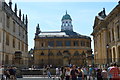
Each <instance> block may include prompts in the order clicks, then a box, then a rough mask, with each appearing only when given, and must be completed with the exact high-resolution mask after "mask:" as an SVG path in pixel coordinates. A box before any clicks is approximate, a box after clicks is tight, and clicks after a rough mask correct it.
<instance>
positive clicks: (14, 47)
mask: <svg viewBox="0 0 120 80" xmlns="http://www.w3.org/2000/svg"><path fill="white" fill-rule="evenodd" d="M13 48H15V38H13Z"/></svg>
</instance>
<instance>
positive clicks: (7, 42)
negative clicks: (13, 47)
mask: <svg viewBox="0 0 120 80" xmlns="http://www.w3.org/2000/svg"><path fill="white" fill-rule="evenodd" d="M6 45H9V34H8V33H6Z"/></svg>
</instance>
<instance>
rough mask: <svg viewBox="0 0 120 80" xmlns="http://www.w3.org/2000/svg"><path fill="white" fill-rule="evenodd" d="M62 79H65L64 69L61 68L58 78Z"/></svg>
mask: <svg viewBox="0 0 120 80" xmlns="http://www.w3.org/2000/svg"><path fill="white" fill-rule="evenodd" d="M64 77H65V69H64V67H61V69H60V78H61V80H64Z"/></svg>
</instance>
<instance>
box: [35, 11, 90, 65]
mask: <svg viewBox="0 0 120 80" xmlns="http://www.w3.org/2000/svg"><path fill="white" fill-rule="evenodd" d="M66 15H67V16H66ZM66 15H65V16H64V17H63V18H62V26H61V28H63V26H64V29H61V31H51V32H42V31H40V28H39V25H38V26H37V27H36V34H35V39H34V42H35V46H34V53H33V54H34V64H35V65H38V66H41V67H42V66H43V65H52V66H54V67H55V66H67V65H69V64H76V65H78V66H80V65H87V64H88V65H89V64H92V49H91V38H90V37H88V36H83V35H80V34H78V33H76V32H74V31H73V30H72V28H71V29H70V27H73V26H70V25H68V24H72V22H70V23H69V22H68V21H70V20H71V17H70V15H68V14H67V13H66ZM65 21H67V22H65ZM67 23H68V24H67ZM64 24H65V25H66V27H65V25H64Z"/></svg>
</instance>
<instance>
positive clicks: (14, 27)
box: [13, 21, 15, 32]
mask: <svg viewBox="0 0 120 80" xmlns="http://www.w3.org/2000/svg"><path fill="white" fill-rule="evenodd" d="M13 32H15V22H14V21H13Z"/></svg>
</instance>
